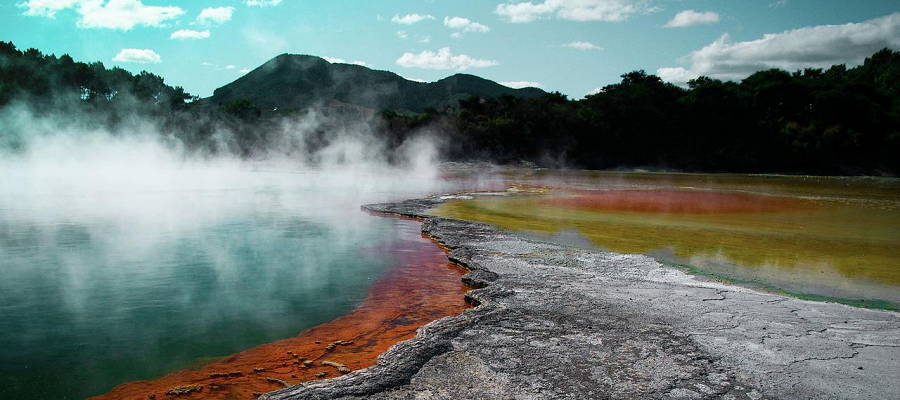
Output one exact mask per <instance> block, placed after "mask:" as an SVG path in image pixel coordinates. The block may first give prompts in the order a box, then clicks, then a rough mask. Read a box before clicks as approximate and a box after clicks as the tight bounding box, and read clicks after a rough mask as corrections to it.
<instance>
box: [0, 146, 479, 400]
mask: <svg viewBox="0 0 900 400" xmlns="http://www.w3.org/2000/svg"><path fill="white" fill-rule="evenodd" d="M79 162H80V163H86V164H88V165H87V167H85V166H84V165H81V166H79V167H77V168H75V169H76V171H77V172H76V173H77V174H80V176H78V177H73V175H72V171H70V170H69V168H68V167H67V166H66V165H54V166H49V167H48V166H46V165H43V164H42V165H39V166H35V167H33V168H32V167H22V166H21V165H17V166H12V167H8V168H6V169H3V168H0V171H2V172H3V173H2V175H0V188H3V189H4V190H2V193H0V272H2V275H3V279H0V348H2V349H3V350H2V351H0V398H3V399H18V398H44V399H82V398H85V397H88V396H92V395H99V394H102V393H105V392H107V391H109V390H111V389H112V388H113V387H115V386H116V385H119V384H121V383H124V382H128V381H133V380H138V379H151V378H157V377H160V376H162V375H164V374H167V373H170V372H173V371H176V370H180V369H184V368H195V367H197V366H200V365H205V364H207V363H209V362H212V361H216V360H217V357H223V356H227V355H229V354H232V353H236V352H239V351H242V350H246V349H248V348H251V347H254V346H257V345H261V344H264V343H269V342H273V341H276V340H279V339H284V338H290V337H293V336H296V335H297V334H298V333H300V332H301V331H303V330H304V329H307V328H310V327H313V326H316V325H319V324H323V323H326V322H329V321H332V320H334V319H335V318H338V317H341V316H344V315H347V314H348V313H350V312H351V311H353V310H354V309H355V308H356V307H357V306H359V305H360V304H361V302H363V300H364V299H365V298H366V296H367V293H368V292H369V290H370V288H371V287H372V285H373V284H374V283H375V282H378V281H380V280H382V279H383V278H385V277H390V276H392V275H391V274H392V272H391V271H394V270H396V268H398V267H402V266H404V265H408V264H410V262H411V261H409V260H407V259H404V257H408V255H407V254H406V253H404V252H403V251H400V250H398V251H386V250H390V249H402V248H403V247H402V246H399V245H398V243H409V242H410V241H415V240H424V239H422V238H420V237H419V223H418V222H415V221H412V222H410V221H400V220H396V219H393V218H384V217H378V216H372V215H369V214H366V213H364V212H362V211H361V210H360V208H359V207H360V205H362V204H366V203H372V202H379V201H389V200H400V199H404V198H409V197H421V196H425V195H426V194H428V193H432V192H435V191H441V190H446V189H449V188H451V187H453V186H451V185H450V184H448V183H446V182H443V183H442V182H441V181H439V180H436V179H434V177H433V176H416V175H415V174H414V173H412V172H410V171H394V170H385V171H382V170H379V169H378V168H375V167H371V166H370V167H366V168H353V167H347V168H346V169H340V168H336V169H332V170H328V171H322V170H316V169H308V168H296V169H287V168H286V166H285V165H265V164H248V163H227V164H223V165H215V164H208V163H201V164H196V165H190V164H179V163H174V164H171V163H151V164H152V166H153V167H154V168H150V169H149V170H147V169H146V168H144V167H140V168H144V169H142V170H141V171H137V170H132V167H129V163H128V162H127V160H122V162H120V163H118V164H117V166H118V168H107V167H108V166H105V165H90V163H89V162H87V161H85V160H80V161H79ZM157 164H159V165H157ZM0 167H4V166H3V165H0ZM145 167H146V165H145ZM133 168H134V169H136V168H138V167H136V166H135V167H133ZM86 169H87V170H89V171H86ZM87 172H90V173H92V175H89V176H88V177H87V179H84V178H85V176H86V175H85V174H86V173H87ZM128 177H140V178H139V179H127V178H128ZM73 178H79V179H73ZM410 232H414V233H415V237H413V238H412V239H411V238H410V237H409V236H410ZM425 242H426V245H427V246H429V248H432V250H433V251H438V252H441V250H440V249H438V248H437V247H436V246H434V245H433V244H432V243H430V242H428V241H427V240H425ZM420 246H421V245H420ZM382 250H385V251H382ZM408 251H409V250H408V249H407V252H408ZM441 256H443V254H441ZM444 263H446V260H445V261H444ZM440 268H441V269H443V270H446V269H447V266H446V265H442V266H440ZM459 276H460V274H459V273H458V272H457V271H452V283H453V285H455V286H454V288H453V289H452V290H451V292H450V293H452V294H453V296H454V301H455V302H456V303H461V302H462V295H461V292H460V290H461V289H460V286H461V284H460V281H459ZM457 312H458V310H457ZM401 325H402V324H401ZM275 388H277V386H276V387H270V388H269V390H273V389H275ZM160 395H161V393H160ZM146 396H147V394H146V393H143V394H141V396H140V397H141V398H146Z"/></svg>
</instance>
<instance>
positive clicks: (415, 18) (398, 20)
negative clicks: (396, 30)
mask: <svg viewBox="0 0 900 400" xmlns="http://www.w3.org/2000/svg"><path fill="white" fill-rule="evenodd" d="M426 19H434V16H432V15H428V14H425V15H419V14H407V15H404V16H402V17H401V16H400V15H394V18H391V22H393V23H395V24H401V25H412V24H415V23H416V22H422V21H424V20H426Z"/></svg>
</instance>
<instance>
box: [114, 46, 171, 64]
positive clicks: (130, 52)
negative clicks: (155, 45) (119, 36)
mask: <svg viewBox="0 0 900 400" xmlns="http://www.w3.org/2000/svg"><path fill="white" fill-rule="evenodd" d="M113 61H117V62H125V63H138V64H159V63H161V62H162V57H160V56H159V54H156V52H155V51H153V50H150V49H122V51H120V52H119V54H116V56H115V57H113Z"/></svg>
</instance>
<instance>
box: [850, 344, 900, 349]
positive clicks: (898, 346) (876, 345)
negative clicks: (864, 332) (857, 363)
mask: <svg viewBox="0 0 900 400" xmlns="http://www.w3.org/2000/svg"><path fill="white" fill-rule="evenodd" d="M850 347H852V348H854V349H864V348H866V347H888V348H895V349H896V348H900V345H898V344H869V343H859V342H852V343H850Z"/></svg>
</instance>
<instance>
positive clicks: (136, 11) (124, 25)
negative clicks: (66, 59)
mask: <svg viewBox="0 0 900 400" xmlns="http://www.w3.org/2000/svg"><path fill="white" fill-rule="evenodd" d="M19 7H21V8H25V9H26V10H25V15H31V16H42V17H49V18H53V17H54V16H55V14H56V12H57V11H61V10H65V9H68V8H72V9H75V11H76V12H78V14H79V16H80V18H79V19H78V22H77V25H78V27H80V28H104V29H119V30H123V31H127V30H131V29H132V28H134V27H135V26H154V27H159V26H162V25H163V22H165V21H168V20H171V19H175V18H177V17H178V16H180V15H181V14H184V10H182V9H181V8H179V7H174V6H172V7H158V6H146V5H144V3H141V2H140V0H109V1H104V0H27V1H24V2H22V3H19Z"/></svg>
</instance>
